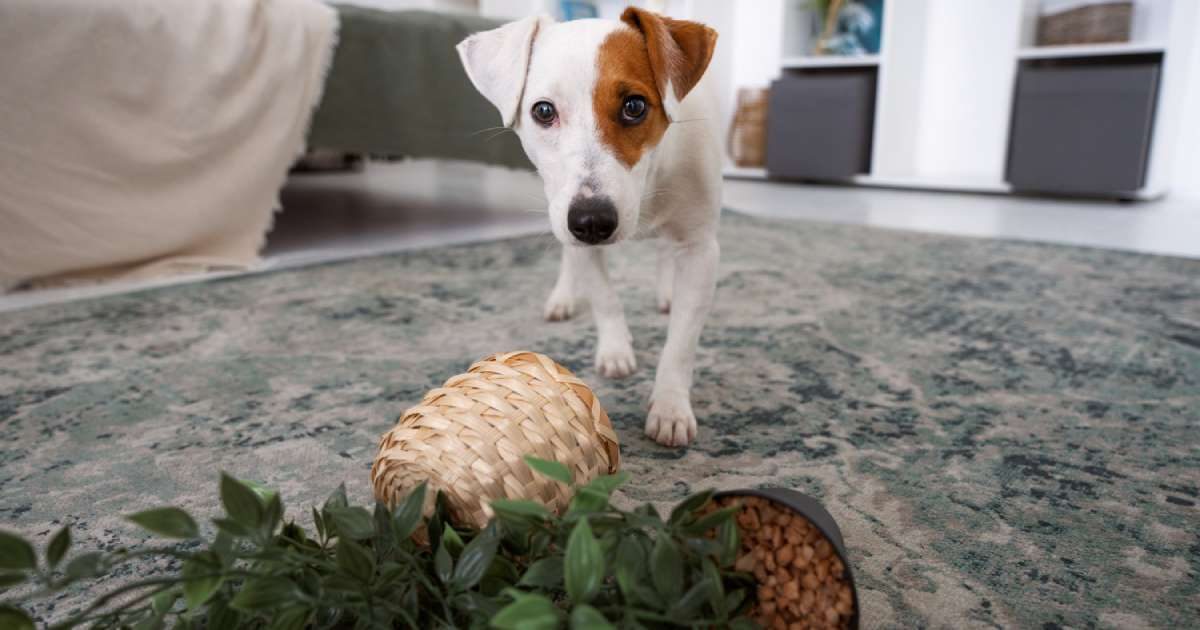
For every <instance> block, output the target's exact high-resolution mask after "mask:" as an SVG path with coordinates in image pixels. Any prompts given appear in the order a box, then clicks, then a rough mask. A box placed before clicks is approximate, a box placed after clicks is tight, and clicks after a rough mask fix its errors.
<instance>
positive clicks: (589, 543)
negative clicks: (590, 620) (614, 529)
mask: <svg viewBox="0 0 1200 630" xmlns="http://www.w3.org/2000/svg"><path fill="white" fill-rule="evenodd" d="M563 577H564V579H565V582H566V585H567V594H568V595H570V597H571V601H572V602H574V603H576V604H585V603H587V602H588V601H590V600H591V599H592V598H593V597H595V596H596V591H598V590H600V583H601V582H602V581H604V553H603V552H602V551H601V550H600V542H599V541H598V540H596V537H595V536H594V535H593V534H592V527H591V525H588V520H587V518H583V519H580V520H579V522H578V523H576V524H575V527H574V529H572V530H571V535H570V536H569V537H568V538H567V552H566V557H565V559H564V560H563Z"/></svg>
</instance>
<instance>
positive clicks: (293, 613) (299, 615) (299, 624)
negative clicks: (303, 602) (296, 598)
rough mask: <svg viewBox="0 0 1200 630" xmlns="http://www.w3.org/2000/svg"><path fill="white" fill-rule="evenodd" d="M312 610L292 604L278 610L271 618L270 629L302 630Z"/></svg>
mask: <svg viewBox="0 0 1200 630" xmlns="http://www.w3.org/2000/svg"><path fill="white" fill-rule="evenodd" d="M311 614H312V611H311V610H309V609H308V608H307V607H305V606H293V607H291V608H287V609H285V610H281V611H279V614H277V615H275V616H274V617H273V618H272V619H271V625H269V626H267V627H268V628H270V630H302V629H303V628H304V627H305V626H306V625H307V624H308V618H309V616H310V615H311Z"/></svg>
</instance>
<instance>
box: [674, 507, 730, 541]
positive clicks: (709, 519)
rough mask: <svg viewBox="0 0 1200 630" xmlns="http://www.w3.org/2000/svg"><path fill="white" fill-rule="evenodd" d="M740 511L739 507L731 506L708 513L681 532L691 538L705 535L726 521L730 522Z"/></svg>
mask: <svg viewBox="0 0 1200 630" xmlns="http://www.w3.org/2000/svg"><path fill="white" fill-rule="evenodd" d="M741 509H742V508H741V506H733V507H727V508H721V509H719V510H715V511H713V512H709V513H708V514H705V515H704V516H701V517H700V518H698V519H696V522H695V523H692V524H691V525H688V526H687V527H685V528H684V529H683V531H684V532H686V533H687V534H690V535H693V536H695V535H701V534H707V533H708V532H710V531H712V530H714V529H716V528H718V527H720V526H721V524H722V523H724V522H726V521H732V520H733V518H734V515H735V514H737V513H738V512H739V511H741Z"/></svg>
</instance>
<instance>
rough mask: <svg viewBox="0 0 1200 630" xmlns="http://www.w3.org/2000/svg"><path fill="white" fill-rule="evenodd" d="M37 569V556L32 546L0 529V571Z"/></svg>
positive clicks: (15, 535)
mask: <svg viewBox="0 0 1200 630" xmlns="http://www.w3.org/2000/svg"><path fill="white" fill-rule="evenodd" d="M36 568H37V554H35V553H34V552H33V546H32V545H30V544H29V543H28V542H26V541H25V539H24V538H21V537H20V536H18V535H17V534H14V533H12V532H7V531H4V530H2V529H0V569H16V570H18V571H22V570H25V569H36Z"/></svg>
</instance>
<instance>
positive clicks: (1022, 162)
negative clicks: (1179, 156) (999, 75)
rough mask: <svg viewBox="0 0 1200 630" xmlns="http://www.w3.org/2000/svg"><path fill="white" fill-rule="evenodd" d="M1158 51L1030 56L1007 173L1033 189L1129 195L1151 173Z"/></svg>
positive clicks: (1016, 184) (1021, 79)
mask: <svg viewBox="0 0 1200 630" xmlns="http://www.w3.org/2000/svg"><path fill="white" fill-rule="evenodd" d="M1160 65H1161V57H1159V56H1157V55H1155V56H1152V57H1149V58H1146V57H1136V58H1132V59H1117V58H1111V57H1110V58H1105V59H1099V60H1091V61H1088V62H1081V61H1075V62H1055V63H1049V64H1039V63H1026V64H1023V65H1022V67H1021V68H1020V71H1019V73H1018V75H1017V90H1016V95H1015V102H1014V107H1013V119H1012V134H1011V136H1010V139H1009V153H1008V181H1009V183H1011V184H1012V186H1013V188H1014V189H1016V190H1019V191H1028V192H1050V193H1064V194H1084V195H1112V196H1118V197H1120V196H1126V195H1127V194H1128V193H1132V192H1133V191H1136V190H1138V189H1140V188H1141V187H1142V186H1143V185H1144V183H1145V179H1146V162H1147V156H1148V154H1149V150H1150V132H1151V129H1152V127H1153V124H1154V104H1155V98H1156V95H1157V90H1158V74H1159V67H1160Z"/></svg>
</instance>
